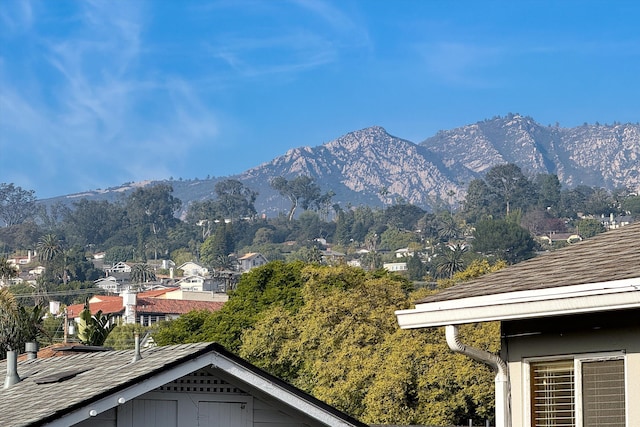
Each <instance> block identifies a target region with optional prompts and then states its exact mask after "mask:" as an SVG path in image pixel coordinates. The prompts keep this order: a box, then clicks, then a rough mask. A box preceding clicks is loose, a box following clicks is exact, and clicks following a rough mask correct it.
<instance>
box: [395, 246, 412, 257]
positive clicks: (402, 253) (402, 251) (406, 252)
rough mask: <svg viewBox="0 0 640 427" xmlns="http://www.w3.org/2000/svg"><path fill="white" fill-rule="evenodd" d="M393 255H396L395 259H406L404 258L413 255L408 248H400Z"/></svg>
mask: <svg viewBox="0 0 640 427" xmlns="http://www.w3.org/2000/svg"><path fill="white" fill-rule="evenodd" d="M395 254H396V258H406V257H412V256H413V254H414V251H412V250H410V249H409V248H400V249H398V250H396V251H395Z"/></svg>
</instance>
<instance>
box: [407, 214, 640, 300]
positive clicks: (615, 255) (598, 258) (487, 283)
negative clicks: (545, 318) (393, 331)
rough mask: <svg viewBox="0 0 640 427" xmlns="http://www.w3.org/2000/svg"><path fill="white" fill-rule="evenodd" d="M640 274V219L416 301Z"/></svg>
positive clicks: (604, 280) (540, 287) (473, 295)
mask: <svg viewBox="0 0 640 427" xmlns="http://www.w3.org/2000/svg"><path fill="white" fill-rule="evenodd" d="M636 277H640V222H637V223H633V224H629V225H626V226H624V227H621V228H619V229H616V230H611V231H607V232H606V233H602V234H599V235H597V236H595V237H593V238H591V239H587V240H584V241H582V242H579V243H575V244H573V245H571V246H567V247H565V248H562V249H559V250H557V251H554V252H549V253H545V254H543V255H539V256H538V257H536V258H533V259H531V260H527V261H523V262H521V263H519V264H516V265H513V266H510V267H507V268H505V269H504V270H500V271H498V272H496V273H491V274H487V275H485V276H482V277H480V278H478V279H475V280H470V281H468V282H464V283H461V284H458V285H455V286H452V287H450V288H447V289H444V290H442V291H441V292H438V293H436V294H433V295H430V296H428V297H425V298H423V299H421V300H419V301H416V304H420V303H429V302H437V301H448V300H456V299H462V298H470V297H477V296H485V295H493V294H500V293H505V292H515V291H527V290H536V289H545V288H554V287H559V286H571V285H581V284H587V283H599V282H607V281H614V280H622V279H631V278H636Z"/></svg>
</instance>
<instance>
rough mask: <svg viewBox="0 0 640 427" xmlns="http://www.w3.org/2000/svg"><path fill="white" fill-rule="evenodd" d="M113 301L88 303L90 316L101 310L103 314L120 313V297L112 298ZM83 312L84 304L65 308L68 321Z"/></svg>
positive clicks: (121, 309) (121, 306)
mask: <svg viewBox="0 0 640 427" xmlns="http://www.w3.org/2000/svg"><path fill="white" fill-rule="evenodd" d="M114 298H115V299H111V298H110V299H109V301H101V302H93V303H89V309H90V310H91V314H96V313H97V312H98V311H100V310H102V313H103V314H111V313H121V312H123V311H124V306H123V305H122V297H114ZM82 310H84V304H74V305H70V306H68V307H67V313H68V315H69V318H70V319H74V318H76V317H78V316H79V315H80V312H82Z"/></svg>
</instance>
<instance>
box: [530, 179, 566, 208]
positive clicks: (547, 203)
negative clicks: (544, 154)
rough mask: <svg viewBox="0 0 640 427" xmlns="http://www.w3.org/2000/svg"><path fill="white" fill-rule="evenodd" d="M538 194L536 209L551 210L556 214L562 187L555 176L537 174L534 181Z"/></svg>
mask: <svg viewBox="0 0 640 427" xmlns="http://www.w3.org/2000/svg"><path fill="white" fill-rule="evenodd" d="M535 186H536V188H537V193H538V207H539V208H540V209H543V210H547V209H548V208H551V210H553V211H555V212H557V211H558V208H559V207H560V191H561V187H562V185H561V184H560V180H559V179H558V175H556V174H538V175H536V179H535Z"/></svg>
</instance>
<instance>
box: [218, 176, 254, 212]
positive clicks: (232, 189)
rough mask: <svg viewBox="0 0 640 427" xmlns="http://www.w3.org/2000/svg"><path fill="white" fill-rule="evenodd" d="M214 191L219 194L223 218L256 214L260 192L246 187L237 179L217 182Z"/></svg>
mask: <svg viewBox="0 0 640 427" xmlns="http://www.w3.org/2000/svg"><path fill="white" fill-rule="evenodd" d="M214 191H215V193H216V195H217V196H218V200H217V202H218V203H219V206H220V207H221V211H222V212H223V214H224V216H223V218H230V219H231V220H233V219H235V218H242V217H251V218H253V217H254V216H255V214H256V208H255V206H254V203H255V201H256V197H257V196H258V193H257V192H256V191H253V190H251V189H250V188H248V187H246V186H245V185H244V184H243V183H242V182H240V181H238V180H236V179H227V180H224V181H220V182H217V183H216V185H215V187H214Z"/></svg>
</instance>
